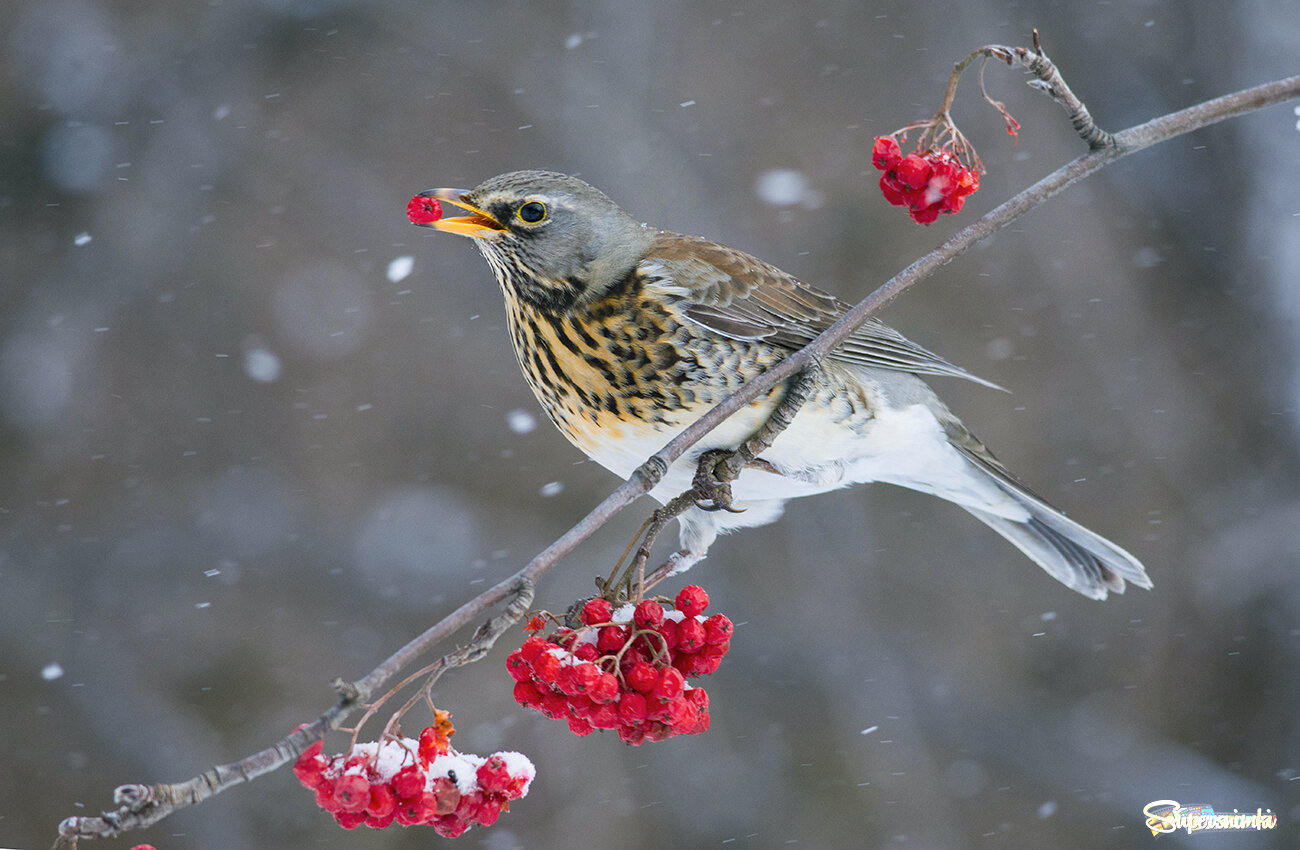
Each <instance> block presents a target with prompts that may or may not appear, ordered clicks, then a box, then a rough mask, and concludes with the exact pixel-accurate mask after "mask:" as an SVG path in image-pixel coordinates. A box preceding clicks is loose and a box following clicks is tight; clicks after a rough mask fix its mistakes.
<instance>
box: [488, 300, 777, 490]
mask: <svg viewBox="0 0 1300 850" xmlns="http://www.w3.org/2000/svg"><path fill="white" fill-rule="evenodd" d="M506 304H507V313H508V317H509V325H510V335H511V339H512V341H513V343H514V349H515V354H516V356H517V357H518V359H519V365H520V366H521V367H522V369H523V372H524V376H525V377H526V378H527V380H528V384H529V386H530V387H532V389H533V393H534V394H535V395H536V396H537V400H538V401H539V402H541V404H542V407H543V408H544V409H545V410H546V412H547V414H548V415H549V416H550V418H551V420H552V421H553V422H554V423H555V424H556V426H557V427H558V428H559V429H560V431H561V432H562V433H563V434H564V435H565V436H566V437H567V438H568V439H569V441H570V442H572V443H573V444H574V445H575V446H577V447H578V448H580V449H581V450H582V451H584V452H586V453H587V455H588V456H590V457H592V458H594V459H595V460H597V461H598V462H600V463H601V464H602V465H604V466H606V467H608V468H609V469H611V470H613V471H614V472H616V473H619V474H621V475H627V474H629V473H630V472H631V470H632V469H634V468H635V466H636V464H637V463H639V462H640V461H642V460H644V459H645V458H646V457H647V456H648V455H649V454H651V453H653V452H654V451H656V450H658V449H659V448H661V447H662V445H663V443H664V442H666V441H667V440H668V439H670V438H671V437H672V436H673V435H674V434H675V433H677V432H678V431H680V430H681V429H682V428H684V427H685V426H686V425H688V424H690V423H691V422H692V421H694V420H695V419H696V418H698V417H699V416H700V415H701V414H703V413H704V412H705V411H706V410H707V409H708V408H709V407H710V406H712V405H713V404H715V403H716V402H718V401H719V400H721V399H722V398H723V397H724V396H725V395H727V393H729V392H731V391H732V390H734V389H736V388H737V387H739V386H740V385H741V384H742V383H743V377H742V376H744V375H753V374H757V373H758V372H761V371H762V370H763V369H765V368H767V367H768V366H770V365H771V364H772V363H775V362H776V361H777V360H778V359H779V358H780V354H782V353H783V352H779V351H777V350H774V349H773V348H772V347H771V346H764V345H761V344H759V343H755V342H747V341H734V340H728V339H725V338H720V337H717V336H714V335H707V336H705V335H703V334H697V333H696V332H694V329H693V327H692V325H691V324H690V323H689V322H684V321H682V320H681V319H680V318H679V316H678V313H677V310H676V309H675V305H672V304H669V303H665V302H664V301H663V300H662V299H659V298H657V297H653V296H650V295H647V294H646V293H645V292H644V286H643V282H642V280H641V279H640V278H639V277H638V276H637V275H630V276H629V277H628V278H627V279H626V280H625V281H624V282H623V283H622V284H620V285H619V286H617V287H615V288H614V289H613V290H611V291H610V292H609V293H606V294H605V295H604V296H603V297H601V298H600V299H598V300H596V301H593V302H590V303H586V304H583V305H581V306H579V307H577V308H576V309H574V310H571V311H567V312H565V313H563V314H560V315H552V314H549V313H545V312H542V311H538V310H536V309H533V308H532V307H530V305H528V304H527V303H526V302H524V301H522V300H521V299H519V298H517V297H512V293H510V292H507V293H506ZM756 406H757V407H763V408H766V407H768V404H767V403H764V402H760V403H759V404H758V405H756ZM742 439H743V438H742ZM647 447H648V448H647ZM634 456H635V459H633V457H634Z"/></svg>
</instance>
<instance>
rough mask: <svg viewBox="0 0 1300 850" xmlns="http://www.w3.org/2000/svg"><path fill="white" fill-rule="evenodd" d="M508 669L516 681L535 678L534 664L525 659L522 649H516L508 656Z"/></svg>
mask: <svg viewBox="0 0 1300 850" xmlns="http://www.w3.org/2000/svg"><path fill="white" fill-rule="evenodd" d="M506 670H508V671H510V678H512V679H514V680H515V681H516V682H527V681H529V680H530V679H532V678H533V665H531V664H529V663H528V662H527V661H525V660H524V654H523V650H522V649H516V650H515V651H514V652H512V653H510V654H509V655H507V656H506Z"/></svg>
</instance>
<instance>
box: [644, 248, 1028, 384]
mask: <svg viewBox="0 0 1300 850" xmlns="http://www.w3.org/2000/svg"><path fill="white" fill-rule="evenodd" d="M640 270H641V272H642V273H643V274H644V275H645V276H646V277H647V279H648V280H650V281H652V285H654V286H655V287H656V288H658V289H659V290H660V291H662V292H664V293H665V294H666V295H669V296H676V297H678V298H680V299H681V302H682V303H684V304H685V305H686V306H685V307H684V315H685V316H686V318H687V319H689V320H690V321H692V322H695V323H696V324H698V325H700V326H701V327H705V328H708V329H709V330H711V331H714V332H715V333H719V334H722V335H723V336H727V337H731V338H732V339H753V340H757V339H763V340H767V341H768V342H771V343H774V344H776V345H781V346H784V347H786V348H789V349H791V350H796V349H799V348H802V347H803V346H805V345H807V344H808V343H809V342H811V341H812V340H813V338H814V337H816V336H817V335H818V334H820V333H821V332H822V331H824V330H826V328H828V327H830V326H831V324H832V323H833V322H834V321H835V320H836V319H838V318H839V317H840V316H842V315H844V313H845V311H846V310H848V309H849V306H850V305H848V304H846V303H844V302H843V301H841V300H839V299H838V298H836V297H835V296H833V295H830V294H828V293H825V292H822V291H821V290H819V289H816V288H814V287H811V286H809V285H808V284H806V283H803V282H802V281H800V280H797V279H796V278H794V277H791V276H790V275H788V274H786V273H785V272H783V271H781V270H780V269H778V268H776V267H775V266H772V265H769V264H768V263H765V262H763V261H762V260H759V259H757V258H755V257H751V256H750V255H749V254H746V253H744V252H743V251H737V250H735V249H734V248H728V247H726V246H725V245H719V244H717V243H716V242H710V241H708V240H707V239H700V238H698V237H694V236H682V235H680V234H677V233H668V232H664V233H661V234H660V235H659V237H658V239H656V240H655V242H654V244H653V245H652V246H651V248H650V251H649V252H648V253H647V255H646V258H645V260H643V261H642V263H641V266H640ZM832 356H833V357H834V358H835V359H837V360H842V361H845V362H848V363H857V364H859V365H862V366H872V367H875V368H879V369H893V370H896V371H899V372H911V373H913V374H918V375H948V376H951V377H955V378H965V379H966V380H968V381H974V382H975V383H977V384H983V385H985V386H988V387H994V388H995V389H1002V388H1001V387H999V386H998V385H997V384H994V383H992V382H990V381H986V380H984V379H983V378H980V377H978V376H976V375H972V374H971V373H970V372H967V371H966V370H965V369H962V368H960V367H958V366H954V365H953V364H951V363H949V362H948V361H947V360H944V359H943V358H942V357H939V356H938V355H937V354H933V353H931V352H929V351H927V350H926V349H924V348H922V347H921V346H919V345H917V344H916V343H914V342H912V341H911V340H909V339H907V338H906V337H904V336H903V335H902V334H900V333H899V332H898V331H896V330H894V329H893V328H891V327H889V326H888V325H886V324H884V323H882V322H879V321H877V320H875V319H869V320H867V322H866V323H865V324H863V325H862V327H860V328H858V329H857V330H856V331H854V333H853V335H852V336H850V337H849V338H848V339H847V340H845V341H844V342H843V343H842V344H841V345H840V347H839V348H837V349H836V350H835V352H834V354H833V355H832Z"/></svg>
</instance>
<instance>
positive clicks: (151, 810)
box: [55, 54, 1300, 848]
mask: <svg viewBox="0 0 1300 850" xmlns="http://www.w3.org/2000/svg"><path fill="white" fill-rule="evenodd" d="M1040 55H1041V54H1040ZM1017 58H1019V57H1017ZM1031 61H1032V58H1031ZM1065 91H1068V88H1057V87H1053V89H1052V91H1051V92H1049V93H1051V94H1052V96H1053V97H1057V99H1058V100H1060V97H1059V96H1060V95H1063V93H1064V92H1065ZM1296 97H1300V76H1295V77H1288V78H1286V79H1282V80H1277V81H1275V82H1271V83H1266V84H1264V85H1260V86H1255V87H1253V88H1249V89H1245V90H1243V91H1239V92H1236V93H1234V94H1229V95H1225V96H1223V97H1219V98H1215V99H1214V100H1210V101H1206V102H1205V103H1201V104H1197V105H1196V106H1192V107H1189V108H1187V109H1184V110H1181V111H1179V112H1174V113H1171V114H1169V115H1164V116H1161V117H1159V118H1156V119H1153V120H1151V121H1148V122H1147V123H1145V124H1141V125H1138V126H1136V127H1131V128H1129V129H1127V130H1124V131H1122V132H1119V133H1116V134H1114V135H1113V136H1112V137H1111V140H1110V142H1109V143H1108V144H1105V145H1103V146H1101V147H1095V148H1094V149H1092V150H1091V151H1090V152H1089V153H1087V154H1085V155H1084V156H1081V157H1079V158H1078V159H1075V160H1074V161H1072V162H1070V163H1068V164H1066V165H1065V166H1063V167H1061V168H1059V169H1057V170H1056V171H1054V172H1052V173H1051V174H1049V175H1048V176H1046V177H1044V178H1043V179H1042V180H1040V181H1038V182H1037V183H1035V184H1034V185H1033V186H1030V187H1029V188H1028V189H1025V190H1024V191H1023V192H1020V193H1019V194H1017V195H1016V196H1015V197H1013V198H1011V199H1010V200H1008V201H1006V202H1005V203H1003V204H1001V205H1000V206H998V207H996V208H995V209H993V210H991V211H990V212H988V213H986V214H985V215H983V216H981V217H980V218H979V219H977V220H976V221H974V222H972V223H971V224H969V225H967V226H966V227H963V228H962V229H961V230H959V231H957V232H956V233H955V234H953V235H952V236H951V237H950V238H949V239H948V240H947V241H945V242H944V243H943V244H942V245H940V246H939V247H938V248H936V249H934V250H933V251H931V252H930V253H928V254H926V255H925V256H923V257H921V258H920V259H918V260H917V261H916V262H914V263H912V264H911V265H909V266H908V267H907V268H905V269H904V270H903V271H901V272H899V273H898V274H897V275H895V276H894V277H893V278H891V279H890V280H888V281H886V282H885V283H884V284H882V285H881V286H880V287H878V288H877V289H876V290H875V291H873V292H872V293H871V294H870V295H868V296H867V297H866V298H864V299H862V301H860V302H858V304H856V305H855V306H854V307H852V308H851V309H850V310H848V311H847V312H846V313H845V314H844V315H843V316H841V317H840V319H839V320H838V321H836V322H835V323H834V324H832V325H831V326H830V327H829V328H827V329H826V330H825V331H824V332H822V333H821V334H820V335H819V336H817V338H816V339H814V340H813V341H812V342H810V343H809V344H808V345H806V346H804V347H803V348H802V349H800V350H799V351H797V352H794V353H793V354H791V355H790V356H788V357H786V358H785V359H784V360H782V361H781V362H779V363H777V364H776V365H775V366H773V367H772V368H770V369H768V370H767V371H766V372H764V373H763V374H762V375H760V376H758V377H756V378H754V379H753V380H751V381H749V382H747V383H746V384H745V385H744V386H742V387H741V388H740V389H739V390H737V391H736V392H735V393H732V394H731V395H730V396H728V397H727V398H725V399H723V400H722V401H721V402H719V403H718V404H717V405H716V406H714V407H713V408H712V409H711V410H710V411H709V412H708V413H706V414H705V415H704V416H702V417H700V418H699V419H698V420H696V421H695V422H694V423H692V424H691V425H690V426H689V427H687V428H686V429H684V430H683V431H682V432H681V433H680V434H678V435H677V437H675V438H674V439H673V440H671V441H670V442H669V443H668V444H667V445H665V446H664V447H663V448H662V449H660V450H659V451H658V452H656V453H655V454H654V455H652V456H651V457H650V458H649V459H647V460H646V462H645V463H643V464H642V465H641V466H640V467H638V468H637V470H636V471H635V472H634V473H633V474H632V477H631V478H629V479H628V480H627V481H625V482H624V483H623V484H622V485H620V486H619V487H618V488H617V489H616V490H614V492H613V493H611V494H610V495H609V496H608V497H606V498H605V499H604V500H603V501H602V502H601V503H600V504H599V505H597V506H596V507H595V508H594V509H593V510H592V511H591V512H590V513H589V514H587V516H585V517H583V518H582V520H581V521H579V522H578V523H577V524H576V525H575V526H573V527H572V528H570V529H569V530H568V531H567V532H565V533H564V534H563V535H562V536H561V537H560V538H559V539H558V540H556V541H555V542H554V543H552V544H551V545H550V546H548V547H547V548H546V549H545V550H543V551H542V552H540V553H539V554H538V555H537V556H536V557H534V558H533V559H532V560H531V561H529V562H528V564H527V565H526V566H525V567H524V568H523V569H521V570H520V571H519V572H517V573H515V574H514V575H512V576H510V577H509V578H507V579H504V580H503V581H501V582H498V583H497V584H496V585H493V586H492V587H490V588H488V589H487V590H485V591H483V592H482V593H480V594H479V595H478V596H476V597H474V598H473V599H471V600H469V601H468V602H466V603H464V604H463V605H461V606H460V607H459V608H457V609H456V610H455V611H453V612H452V613H451V614H449V615H448V616H447V617H445V618H443V619H442V620H441V621H439V622H438V623H437V624H435V625H434V626H432V627H430V628H429V629H428V630H426V631H425V632H424V633H423V634H421V635H420V636H418V637H416V638H415V639H414V640H412V641H410V642H409V643H407V644H406V645H405V646H403V647H402V648H401V649H399V650H398V651H397V652H396V653H394V654H393V655H392V656H391V657H390V658H388V659H387V660H386V661H384V662H383V663H382V664H381V665H379V666H378V667H376V668H375V669H374V670H373V671H371V672H370V673H369V674H367V675H366V676H365V677H364V678H362V679H360V680H358V681H357V682H355V683H353V688H355V691H354V692H352V693H350V694H349V695H346V696H344V697H343V698H342V699H340V700H339V702H338V703H336V704H335V705H333V706H331V707H330V708H329V709H327V710H326V711H325V713H323V714H322V715H321V716H320V717H318V718H317V719H316V720H314V721H312V722H311V723H309V724H306V725H304V726H302V727H300V728H299V729H297V730H296V731H295V732H294V733H293V734H291V735H289V736H288V737H286V738H284V739H283V740H281V741H279V742H277V743H276V744H275V745H274V746H272V747H270V748H268V749H266V750H263V751H261V752H259V753H256V754H254V755H251V756H249V757H248V758H245V759H242V760H240V761H238V762H235V763H233V764H228V765H221V766H218V767H215V768H213V769H211V770H209V771H207V772H206V773H204V774H203V775H202V776H199V777H196V778H195V779H192V780H190V781H189V782H185V783H180V784H178V785H153V786H148V785H124V786H122V787H120V788H118V789H117V791H116V792H115V794H114V802H115V803H116V804H117V806H118V808H117V809H115V810H113V811H111V812H105V813H103V814H101V815H99V816H95V817H73V818H67V819H66V820H64V821H63V822H62V823H61V824H60V825H59V839H58V841H57V842H56V843H55V847H56V848H57V847H75V846H76V842H77V841H78V840H79V839H94V838H109V837H113V836H116V835H119V834H121V833H122V832H125V831H127V830H131V829H138V828H141V827H144V826H148V825H150V824H153V823H155V822H157V821H159V820H161V819H162V818H163V817H166V815H168V814H170V813H171V812H172V811H175V810H177V809H180V808H184V807H185V806H189V805H193V804H195V803H198V802H201V801H202V800H204V799H206V798H208V797H211V796H213V795H214V794H217V793H220V792H221V791H223V790H225V789H226V788H229V787H231V786H233V785H236V784H239V783H242V782H246V781H248V780H250V779H253V778H255V777H257V776H259V775H261V774H263V773H266V772H268V771H271V770H274V769H276V768H278V767H280V766H282V765H284V764H285V763H287V762H289V761H291V760H293V759H295V758H297V757H298V756H299V755H301V754H302V752H303V751H304V750H305V749H306V748H307V747H308V746H310V745H311V744H312V743H313V742H315V741H317V740H319V739H320V738H322V737H324V735H325V733H326V732H327V731H329V730H331V729H335V728H337V727H338V726H339V724H340V723H341V722H342V720H343V719H344V718H346V716H347V715H348V714H349V713H350V712H351V711H352V710H353V709H355V708H356V706H357V704H358V700H357V699H356V696H357V695H363V694H370V693H374V692H376V691H378V690H379V689H380V688H381V687H382V686H383V685H384V684H385V683H386V682H388V681H389V680H390V679H391V678H392V677H393V676H395V675H396V674H397V672H398V671H400V670H402V669H403V668H405V667H406V666H407V665H409V664H410V663H412V662H413V661H414V660H415V659H416V658H418V657H419V656H421V655H423V654H425V653H427V652H428V651H429V650H430V649H431V648H432V647H434V646H436V645H437V644H438V643H439V642H441V641H443V640H445V639H446V638H448V637H450V636H451V635H452V634H454V633H455V632H457V631H459V630H460V629H461V628H463V627H464V626H466V625H468V624H469V623H470V622H472V621H473V620H475V619H477V618H478V617H479V616H481V615H482V614H483V612H485V611H487V610H488V609H489V608H492V607H493V606H495V605H497V604H499V603H500V602H501V601H503V600H504V599H505V598H506V597H507V596H508V595H509V594H510V593H512V592H517V588H519V586H520V584H521V583H524V582H527V583H533V582H536V580H537V579H539V578H540V577H541V576H543V575H545V574H546V573H547V572H548V571H550V570H551V569H552V568H554V567H555V566H556V565H557V564H558V563H559V562H560V560H561V559H562V558H563V557H564V556H565V555H567V554H568V553H569V552H571V551H573V549H574V548H576V547H577V545H578V544H579V543H581V542H582V541H583V540H585V539H587V538H588V537H590V536H591V535H592V534H593V533H595V531H596V530H597V529H598V528H600V527H601V526H602V525H604V524H605V523H606V522H607V521H608V520H609V519H610V518H611V517H613V516H614V515H615V514H617V513H618V512H619V511H621V510H623V508H625V507H627V506H628V505H629V504H631V503H632V502H633V501H634V500H635V499H637V498H638V497H640V496H642V495H644V494H645V493H647V492H649V491H650V490H651V489H652V488H653V487H654V486H655V484H657V483H658V482H659V481H660V479H662V478H663V476H664V474H665V473H666V472H667V470H668V467H669V466H670V465H671V464H672V463H673V462H674V461H676V460H677V459H678V458H679V457H681V456H682V454H684V453H685V452H686V450H687V449H688V448H690V447H691V446H692V445H694V444H695V443H696V442H698V441H699V440H700V438H702V437H703V436H704V435H705V434H707V433H708V432H709V431H711V430H713V429H714V428H716V427H717V426H718V425H720V424H721V423H722V422H723V421H724V420H726V419H727V418H728V417H729V416H731V415H732V414H733V413H735V412H737V411H738V410H740V409H741V408H742V407H743V406H744V405H746V404H748V403H749V402H750V401H752V400H753V399H755V398H757V397H758V396H760V395H762V394H764V393H767V392H770V391H771V390H772V388H773V387H775V386H776V385H777V384H778V383H779V382H781V381H784V380H787V379H788V378H790V377H791V376H792V375H794V374H795V373H796V372H798V371H800V370H802V369H805V368H807V367H809V366H811V365H813V364H815V363H817V362H819V361H820V360H822V359H824V358H826V357H827V356H828V355H829V354H830V352H831V351H832V350H833V349H834V348H835V347H836V346H838V345H839V344H840V343H841V342H843V341H844V339H845V338H846V337H848V336H849V334H851V333H852V332H853V331H854V330H856V329H857V328H858V327H859V326H860V325H861V324H862V323H863V322H865V321H866V320H867V319H868V318H870V317H871V316H872V315H874V314H875V313H877V312H878V311H879V310H880V309H881V308H882V307H884V306H885V305H886V304H888V303H889V302H890V301H892V300H893V299H894V298H896V297H898V295H900V294H901V293H902V292H903V291H905V290H906V289H908V288H909V287H912V286H914V285H916V284H917V283H919V282H920V281H922V280H924V279H925V278H927V277H929V276H930V275H932V274H934V273H935V272H936V271H937V270H938V269H939V267H940V266H942V265H944V264H946V263H948V262H950V261H952V260H953V259H954V258H956V257H957V256H959V255H960V254H962V253H963V252H965V251H966V250H967V249H969V248H970V247H971V246H972V245H974V244H976V243H977V242H979V241H980V240H982V239H984V238H986V237H987V236H989V235H991V234H992V233H994V232H996V231H997V230H1000V229H1001V228H1003V227H1006V226H1007V225H1008V224H1010V223H1011V222H1012V221H1015V220H1016V219H1017V218H1019V217H1020V216H1022V215H1024V214H1025V213H1026V212H1028V211H1029V210H1031V209H1033V208H1034V207H1036V206H1038V205H1039V204H1042V203H1043V202H1044V201H1046V200H1048V199H1049V198H1051V197H1053V196H1055V195H1056V194H1058V193H1060V192H1061V191H1063V190H1064V189H1066V188H1067V187H1069V186H1071V185H1073V184H1074V183H1077V182H1078V181H1079V180H1082V179H1083V178H1084V177H1087V176H1088V175H1090V174H1092V173H1093V172H1094V171H1097V170H1098V169H1100V168H1102V167H1104V166H1106V165H1108V164H1109V163H1111V162H1114V161H1115V160H1117V159H1120V158H1122V157H1125V156H1128V155H1130V154H1133V153H1136V152H1138V151H1140V150H1143V149H1145V148H1147V147H1150V146H1151V145H1154V144H1156V143H1157V142H1163V141H1167V140H1169V139H1172V138H1175V137H1177V136H1180V135H1183V134H1185V133H1189V132H1192V131H1193V130H1199V129H1201V128H1203V127H1207V126H1209V125H1211V124H1216V123H1218V122H1220V121H1224V120H1226V119H1229V118H1234V117H1237V116H1239V115H1243V114H1245V113H1248V112H1252V111H1255V110H1257V109H1261V108H1263V107H1266V106H1271V105H1274V104H1277V103H1281V102H1283V101H1286V100H1291V99H1293V98H1296ZM1072 120H1073V119H1072ZM1089 144H1090V145H1091V144H1092V143H1091V142H1090V143H1089ZM173 789H183V790H182V791H175V790H173Z"/></svg>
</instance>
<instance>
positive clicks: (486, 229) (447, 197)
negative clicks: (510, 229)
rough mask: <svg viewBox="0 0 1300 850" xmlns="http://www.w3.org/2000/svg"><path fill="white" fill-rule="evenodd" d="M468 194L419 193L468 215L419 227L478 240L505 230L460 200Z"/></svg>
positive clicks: (449, 191)
mask: <svg viewBox="0 0 1300 850" xmlns="http://www.w3.org/2000/svg"><path fill="white" fill-rule="evenodd" d="M468 194H469V192H468V191H467V190H465V189H429V190H428V191H425V192H421V193H420V195H421V196H423V197H426V198H437V199H438V200H439V201H440V202H442V203H444V204H451V205H452V206H454V207H460V208H461V209H463V210H465V211H466V212H468V213H469V215H460V216H452V217H451V218H440V219H438V220H437V221H431V222H428V223H425V224H421V225H420V226H421V227H432V228H433V229H434V230H441V231H443V232H445V233H459V234H460V235H461V236H475V237H478V238H480V239H482V238H484V237H486V236H489V235H491V234H493V233H500V232H501V231H503V230H505V227H503V226H502V224H501V222H499V221H497V220H496V219H495V218H493V217H492V216H491V215H490V214H488V213H487V212H485V211H483V210H481V209H479V208H478V207H476V206H474V205H473V204H470V203H466V202H465V201H463V200H461V198H463V197H464V196H465V195H468Z"/></svg>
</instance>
